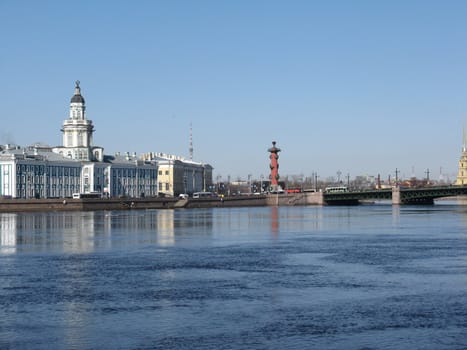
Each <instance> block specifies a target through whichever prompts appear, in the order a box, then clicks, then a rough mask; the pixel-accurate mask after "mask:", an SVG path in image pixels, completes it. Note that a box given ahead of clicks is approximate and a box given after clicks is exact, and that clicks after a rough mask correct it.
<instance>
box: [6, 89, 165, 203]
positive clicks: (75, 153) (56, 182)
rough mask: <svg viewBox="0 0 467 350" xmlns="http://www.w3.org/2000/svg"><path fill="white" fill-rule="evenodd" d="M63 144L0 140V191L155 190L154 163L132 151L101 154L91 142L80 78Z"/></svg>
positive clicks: (22, 194) (146, 193) (51, 194)
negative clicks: (21, 143)
mask: <svg viewBox="0 0 467 350" xmlns="http://www.w3.org/2000/svg"><path fill="white" fill-rule="evenodd" d="M61 131H62V133H63V145H62V146H58V147H53V148H52V147H48V146H43V145H34V146H29V147H26V148H22V147H19V146H16V145H5V146H0V196H1V197H4V198H5V197H7V198H68V197H72V195H73V194H74V193H94V192H96V193H100V194H102V196H106V197H116V196H127V197H153V196H157V194H158V182H157V174H158V167H157V163H156V162H154V161H145V160H142V159H140V158H137V157H136V154H133V155H130V154H129V153H125V154H124V155H120V154H117V155H115V156H109V155H104V149H103V147H99V146H94V145H93V132H94V126H93V123H92V120H89V119H87V118H86V106H85V101H84V98H83V96H82V95H81V89H80V86H79V81H77V82H76V87H75V94H74V95H73V97H72V98H71V101H70V112H69V117H68V119H66V120H65V121H64V122H63V127H62V129H61Z"/></svg>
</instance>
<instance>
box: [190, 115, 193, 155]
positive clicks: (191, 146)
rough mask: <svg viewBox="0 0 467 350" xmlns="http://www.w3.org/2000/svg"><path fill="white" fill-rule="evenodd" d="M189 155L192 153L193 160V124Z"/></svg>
mask: <svg viewBox="0 0 467 350" xmlns="http://www.w3.org/2000/svg"><path fill="white" fill-rule="evenodd" d="M189 153H190V160H193V129H192V127H191V123H190V149H189Z"/></svg>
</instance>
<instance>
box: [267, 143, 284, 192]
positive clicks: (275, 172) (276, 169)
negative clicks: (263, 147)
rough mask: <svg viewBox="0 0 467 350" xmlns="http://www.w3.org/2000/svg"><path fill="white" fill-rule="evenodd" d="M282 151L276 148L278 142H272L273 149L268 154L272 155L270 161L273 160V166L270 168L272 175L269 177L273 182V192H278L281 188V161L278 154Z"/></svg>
mask: <svg viewBox="0 0 467 350" xmlns="http://www.w3.org/2000/svg"><path fill="white" fill-rule="evenodd" d="M280 151H281V149H280V148H277V147H276V141H272V147H271V148H269V149H268V152H269V153H271V154H270V156H269V159H271V164H270V165H269V167H270V168H271V175H269V179H270V180H271V189H272V190H273V191H277V189H278V186H279V183H278V181H279V162H278V161H277V160H278V159H279V155H278V153H279V152H280Z"/></svg>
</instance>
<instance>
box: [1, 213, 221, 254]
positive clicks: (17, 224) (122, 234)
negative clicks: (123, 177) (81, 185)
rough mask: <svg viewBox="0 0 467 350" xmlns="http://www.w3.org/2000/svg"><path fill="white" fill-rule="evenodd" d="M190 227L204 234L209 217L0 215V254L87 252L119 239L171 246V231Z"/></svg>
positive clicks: (149, 214) (172, 214)
mask: <svg viewBox="0 0 467 350" xmlns="http://www.w3.org/2000/svg"><path fill="white" fill-rule="evenodd" d="M194 214H195V213H194ZM193 224H194V225H195V226H196V225H201V226H203V227H204V228H205V230H206V229H207V230H206V233H209V228H210V227H212V221H211V218H210V215H206V214H204V215H200V216H198V215H196V214H195V215H191V216H189V217H188V218H185V219H183V220H180V219H176V218H175V216H174V211H173V210H148V211H114V212H111V211H96V212H91V211H90V212H53V213H47V214H42V213H41V214H36V213H19V214H18V213H14V214H0V253H3V254H13V253H16V252H17V250H18V249H19V250H20V251H28V250H34V251H47V250H61V251H63V252H65V253H89V252H92V251H94V250H96V249H110V248H112V247H113V246H119V245H120V244H121V243H123V242H120V241H119V239H120V238H124V239H125V241H126V242H127V241H130V242H131V241H135V242H136V243H145V242H149V243H155V244H159V245H161V246H171V245H173V244H174V243H175V231H176V230H179V231H180V233H183V231H184V229H185V228H187V227H192V226H193ZM132 233H134V235H132ZM141 233H144V235H142V234H141ZM127 235H128V236H127ZM130 242H127V243H130Z"/></svg>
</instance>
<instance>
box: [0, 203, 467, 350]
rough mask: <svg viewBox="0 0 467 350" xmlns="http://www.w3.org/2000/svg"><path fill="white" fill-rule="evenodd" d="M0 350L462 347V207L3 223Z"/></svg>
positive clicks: (4, 217)
mask: <svg viewBox="0 0 467 350" xmlns="http://www.w3.org/2000/svg"><path fill="white" fill-rule="evenodd" d="M0 233H1V235H0V237H1V241H0V348H1V349H466V348H467V293H466V291H467V206H466V205H458V204H456V202H445V203H443V204H437V205H434V206H418V207H417V206H400V207H392V206H391V205H381V204H380V205H373V206H358V207H314V206H307V207H280V208H277V207H259V208H213V209H190V210H183V209H182V210H148V211H141V210H135V211H96V212H74V213H63V212H50V213H40V214H38V213H21V214H0Z"/></svg>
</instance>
